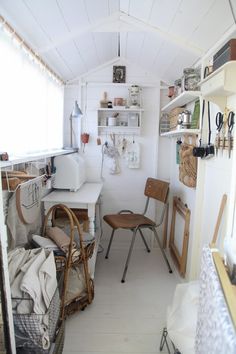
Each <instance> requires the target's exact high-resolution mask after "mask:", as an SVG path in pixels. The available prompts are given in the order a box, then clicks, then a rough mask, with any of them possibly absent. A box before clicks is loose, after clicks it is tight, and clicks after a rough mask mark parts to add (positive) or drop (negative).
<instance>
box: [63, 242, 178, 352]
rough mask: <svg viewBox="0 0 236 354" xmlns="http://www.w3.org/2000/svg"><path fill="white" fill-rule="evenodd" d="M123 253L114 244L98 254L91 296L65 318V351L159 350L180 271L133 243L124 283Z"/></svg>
mask: <svg viewBox="0 0 236 354" xmlns="http://www.w3.org/2000/svg"><path fill="white" fill-rule="evenodd" d="M126 254H127V251H126V250H125V251H123V250H119V249H112V250H111V252H110V257H109V259H108V260H106V259H105V258H104V252H103V253H99V254H98V258H97V264H96V274H95V298H94V301H93V303H92V304H91V305H90V306H88V307H87V308H86V309H85V310H84V311H82V312H79V313H76V314H74V315H72V316H70V317H69V318H68V319H67V320H66V338H65V346H64V351H63V354H74V353H77V354H82V353H83V354H101V353H104V354H107V353H109V354H115V353H116V354H118V353H119V354H123V353H126V354H131V353H137V354H151V353H159V344H160V337H161V332H162V329H163V327H164V326H165V324H166V310H167V306H168V305H169V304H170V303H171V301H172V297H173V293H174V290H175V286H176V284H177V282H178V277H177V275H176V274H169V273H168V270H167V267H166V264H165V263H164V260H163V259H162V256H161V253H160V250H159V249H157V248H155V249H153V250H152V252H151V253H149V254H147V252H146V251H145V250H141V249H135V250H134V252H133V255H132V258H131V262H130V267H129V269H128V273H127V277H126V282H125V283H124V284H122V283H121V282H120V280H121V276H122V271H123V267H124V262H125V258H126ZM161 353H163V354H165V353H166V352H164V351H162V352H161Z"/></svg>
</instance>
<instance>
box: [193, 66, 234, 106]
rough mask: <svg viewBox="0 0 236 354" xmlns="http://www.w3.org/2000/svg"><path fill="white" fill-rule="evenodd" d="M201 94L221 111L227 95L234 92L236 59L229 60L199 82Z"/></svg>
mask: <svg viewBox="0 0 236 354" xmlns="http://www.w3.org/2000/svg"><path fill="white" fill-rule="evenodd" d="M200 87H201V93H202V96H203V97H204V98H205V99H206V100H208V101H211V102H213V103H216V104H217V105H218V106H219V107H220V109H221V110H222V111H224V108H225V106H226V101H227V97H228V96H231V95H233V94H236V61H229V62H227V63H226V64H224V65H222V66H221V67H220V68H218V69H217V70H215V71H214V72H213V73H212V74H210V75H209V76H207V77H206V78H205V79H204V80H202V81H201V82H200Z"/></svg>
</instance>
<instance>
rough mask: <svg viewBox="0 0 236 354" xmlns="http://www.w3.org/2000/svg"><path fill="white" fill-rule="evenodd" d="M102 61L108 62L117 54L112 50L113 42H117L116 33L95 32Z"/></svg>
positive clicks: (94, 35)
mask: <svg viewBox="0 0 236 354" xmlns="http://www.w3.org/2000/svg"><path fill="white" fill-rule="evenodd" d="M93 37H94V40H95V43H96V48H97V53H98V57H99V59H100V62H106V61H108V60H110V59H112V58H114V56H115V54H116V53H115V52H113V50H112V42H115V43H117V34H116V33H108V32H106V33H98V32H96V33H93Z"/></svg>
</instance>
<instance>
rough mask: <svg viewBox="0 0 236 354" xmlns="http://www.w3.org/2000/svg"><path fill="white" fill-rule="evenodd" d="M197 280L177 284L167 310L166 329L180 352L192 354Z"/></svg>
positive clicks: (196, 306)
mask: <svg viewBox="0 0 236 354" xmlns="http://www.w3.org/2000/svg"><path fill="white" fill-rule="evenodd" d="M198 300H199V282H198V281H194V282H190V283H184V284H178V285H177V286H176V289H175V293H174V298H173V302H172V305H171V306H170V307H169V308H168V312H167V331H168V335H169V337H170V339H171V340H172V342H173V343H174V344H175V346H176V347H177V348H178V349H179V350H180V352H181V354H194V342H195V335H196V324H197V309H198Z"/></svg>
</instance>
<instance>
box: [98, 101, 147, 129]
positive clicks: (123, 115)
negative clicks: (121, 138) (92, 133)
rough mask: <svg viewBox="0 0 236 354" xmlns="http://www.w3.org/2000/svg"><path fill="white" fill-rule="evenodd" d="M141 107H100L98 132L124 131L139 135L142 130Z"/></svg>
mask: <svg viewBox="0 0 236 354" xmlns="http://www.w3.org/2000/svg"><path fill="white" fill-rule="evenodd" d="M143 111H144V110H143V109H141V108H125V107H118V106H116V107H113V108H98V110H97V119H98V121H97V126H98V134H99V135H100V134H106V133H111V132H114V133H122V134H131V135H132V134H135V135H137V134H138V135H139V134H140V132H141V125H142V124H141V123H142V112H143Z"/></svg>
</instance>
